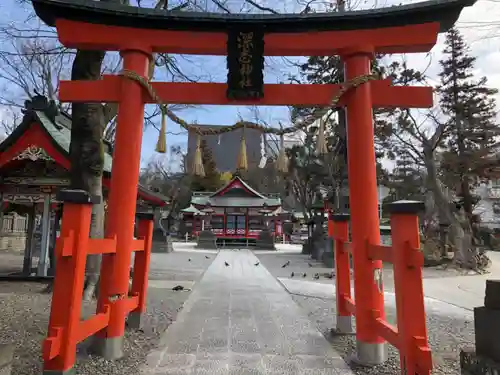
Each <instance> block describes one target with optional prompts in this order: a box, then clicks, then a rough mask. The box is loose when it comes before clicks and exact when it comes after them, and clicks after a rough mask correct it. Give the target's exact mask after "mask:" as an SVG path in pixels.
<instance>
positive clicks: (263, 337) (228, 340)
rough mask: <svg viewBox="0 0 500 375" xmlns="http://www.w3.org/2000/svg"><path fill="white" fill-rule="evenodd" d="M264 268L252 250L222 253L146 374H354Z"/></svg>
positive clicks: (167, 333) (148, 364)
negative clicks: (258, 263) (256, 264)
mask: <svg viewBox="0 0 500 375" xmlns="http://www.w3.org/2000/svg"><path fill="white" fill-rule="evenodd" d="M225 262H227V263H228V264H229V266H226V265H225ZM257 262H258V259H257V258H256V257H255V255H253V253H252V252H250V251H248V250H239V251H231V250H229V251H228V250H225V251H224V250H222V251H220V252H219V254H218V256H217V257H216V259H215V260H214V261H213V263H212V264H211V265H210V267H209V268H208V269H207V271H206V272H205V274H204V276H203V278H202V279H201V281H200V282H199V283H198V284H197V285H195V288H194V290H193V292H192V293H191V295H190V297H189V299H188V301H187V302H186V303H185V305H184V308H183V309H182V311H181V313H180V314H179V316H178V317H177V320H176V321H175V322H174V323H173V324H172V325H171V326H170V327H169V328H168V330H167V331H166V332H165V334H164V337H163V338H162V340H161V343H160V348H159V349H158V350H157V351H155V352H152V353H151V354H150V355H149V356H148V359H147V365H146V366H145V368H144V370H143V372H142V374H150V375H152V374H156V375H167V374H168V375H174V374H175V375H198V374H200V375H201V374H207V375H208V374H214V375H216V374H224V375H261V374H273V375H285V374H286V375H293V374H297V375H305V374H311V375H313V374H317V375H339V374H342V375H348V374H353V373H352V372H351V370H350V369H349V367H348V366H347V365H346V364H345V362H344V361H343V360H342V358H341V357H340V355H339V354H338V353H337V352H336V351H334V350H333V349H332V347H331V346H330V344H329V343H328V342H327V341H326V339H325V338H324V337H323V335H322V334H321V333H320V332H319V331H318V330H317V329H316V328H315V326H314V325H313V324H312V322H311V321H310V320H309V319H308V317H307V316H306V315H305V313H304V312H303V311H302V310H301V309H300V307H299V306H298V305H297V304H296V303H295V302H294V301H293V300H292V297H291V296H290V295H289V294H288V293H287V292H286V291H285V289H284V288H283V287H282V286H281V285H280V284H279V282H278V281H277V280H276V279H275V278H274V277H273V276H272V275H271V274H270V273H269V272H268V271H267V269H266V268H265V267H264V266H262V265H261V264H260V265H258V266H255V265H254V264H255V263H257Z"/></svg>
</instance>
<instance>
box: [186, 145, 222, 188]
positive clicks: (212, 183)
mask: <svg viewBox="0 0 500 375" xmlns="http://www.w3.org/2000/svg"><path fill="white" fill-rule="evenodd" d="M200 148H201V159H202V161H203V167H204V169H205V176H204V177H200V176H193V180H192V182H191V190H193V191H216V190H218V189H219V188H220V187H222V185H223V181H222V180H221V175H220V173H219V171H218V170H217V165H216V164H215V160H214V158H213V155H212V150H210V147H208V145H207V142H206V140H204V139H202V140H201V144H200Z"/></svg>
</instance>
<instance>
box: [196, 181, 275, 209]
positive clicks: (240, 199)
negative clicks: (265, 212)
mask: <svg viewBox="0 0 500 375" xmlns="http://www.w3.org/2000/svg"><path fill="white" fill-rule="evenodd" d="M191 204H192V205H195V206H206V205H208V204H210V205H211V206H212V207H262V206H263V205H267V206H269V207H279V206H281V198H280V197H279V194H269V195H264V194H261V193H259V192H258V191H257V190H255V189H254V188H252V187H251V186H250V185H249V184H248V183H247V182H246V181H244V180H243V179H241V178H240V177H239V176H235V177H233V179H232V180H231V181H229V182H228V183H227V184H226V185H225V186H223V187H222V188H220V189H219V190H217V191H216V192H193V197H192V198H191Z"/></svg>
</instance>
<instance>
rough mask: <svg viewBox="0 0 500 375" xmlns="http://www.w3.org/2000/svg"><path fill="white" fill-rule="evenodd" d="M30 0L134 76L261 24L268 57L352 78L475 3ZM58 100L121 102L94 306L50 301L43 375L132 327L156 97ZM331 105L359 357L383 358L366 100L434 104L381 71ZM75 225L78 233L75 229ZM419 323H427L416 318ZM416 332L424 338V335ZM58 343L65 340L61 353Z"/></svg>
mask: <svg viewBox="0 0 500 375" xmlns="http://www.w3.org/2000/svg"><path fill="white" fill-rule="evenodd" d="M32 2H33V5H34V7H35V10H36V12H37V14H38V15H39V17H40V18H42V20H43V21H44V22H45V23H46V24H48V25H50V26H55V27H56V28H57V32H58V35H59V40H60V41H61V43H62V44H63V45H65V46H66V47H70V48H80V49H91V50H106V51H120V53H121V55H122V57H123V68H124V70H126V71H131V72H134V73H136V74H137V75H139V76H140V77H143V79H147V73H148V71H147V70H148V64H149V61H150V58H151V54H152V53H155V52H165V53H178V54H197V55H226V54H227V53H228V33H229V32H230V30H231V29H233V28H239V27H240V28H242V29H244V30H247V31H248V30H250V31H252V30H261V31H262V32H263V34H264V37H263V41H264V54H265V55H267V56H328V55H335V54H337V55H340V56H341V57H342V59H343V61H344V63H345V72H346V80H347V81H350V80H353V79H354V78H359V77H362V76H367V75H369V74H370V63H371V60H372V57H373V55H374V54H375V53H415V52H428V51H430V50H431V48H432V47H433V46H434V45H435V43H436V39H437V35H438V33H439V32H442V31H446V30H447V29H448V28H449V27H451V26H452V25H453V24H454V22H455V21H456V19H457V18H458V16H459V14H460V12H461V10H462V9H463V8H464V7H465V6H469V5H472V4H473V3H474V2H475V0H445V1H443V0H441V1H428V2H424V3H418V4H413V5H408V6H400V7H391V8H387V9H376V10H372V11H362V12H345V13H328V14H313V15H308V16H304V15H270V16H259V17H248V16H245V15H228V16H226V15H217V16H216V15H209V16H206V14H203V13H195V14H189V13H186V12H180V13H173V12H164V11H155V10H150V9H148V10H139V9H137V8H135V9H134V8H131V7H124V6H119V5H114V4H109V3H100V2H94V1H90V2H89V1H83V0H80V1H74V0H73V1H70V0H32ZM151 85H152V88H153V90H154V91H156V93H157V94H158V96H159V98H161V101H162V102H163V103H166V104H169V103H183V104H219V105H228V104H229V105H244V104H251V105H304V106H327V105H329V104H330V102H331V99H332V97H334V96H335V95H336V94H337V93H338V92H339V90H341V85H287V84H280V85H264V88H263V96H262V95H261V96H260V97H259V98H254V99H247V100H234V99H229V98H228V97H227V94H226V92H227V89H228V85H226V84H223V83H163V82H152V83H151ZM60 100H61V101H63V102H117V103H119V104H120V107H119V112H118V127H117V132H116V144H115V150H114V158H113V170H112V180H111V189H110V195H109V212H108V222H107V225H106V238H107V239H109V241H113V242H112V244H109V246H107V248H106V249H105V250H104V251H103V252H104V253H105V254H104V259H103V264H102V271H101V275H102V280H101V290H100V293H99V302H98V309H97V314H96V316H95V317H94V320H89V321H87V322H84V323H80V326H78V317H76V318H75V316H76V315H74V314H75V310H78V312H79V305H78V307H77V306H74V303H77V302H75V301H77V298H76V296H75V295H73V299H72V302H70V301H63V302H58V303H61V304H64V305H55V303H56V302H55V301H56V299H54V302H53V306H52V314H55V311H56V310H61V309H63V310H64V309H65V308H68V316H67V317H65V319H62V320H61V319H59V320H58V321H57V322H55V321H52V319H51V324H50V327H49V328H50V330H49V337H48V340H47V342H46V347H45V352H44V359H45V364H44V369H45V371H46V374H52V375H53V374H67V373H69V371H71V369H72V368H73V364H74V353H73V354H72V353H71V350H73V349H72V348H74V347H75V345H76V343H77V342H79V341H81V340H82V339H83V338H85V337H88V336H90V335H93V334H94V333H97V337H99V338H101V339H102V354H103V355H104V356H105V357H106V358H108V359H114V358H119V357H121V356H122V355H123V354H122V340H123V335H124V327H125V319H126V317H127V315H128V313H129V312H130V311H133V312H134V315H133V318H134V319H133V322H135V324H136V325H137V324H138V322H139V320H140V314H141V312H142V311H143V309H144V295H145V290H146V286H147V268H148V259H147V256H146V257H145V258H144V259H143V260H142V263H141V264H140V265H139V266H138V268H137V269H138V270H141V275H140V277H141V279H140V280H139V281H137V283H135V285H136V288H135V290H136V291H140V293H139V296H138V295H135V296H132V297H128V279H129V266H130V258H131V257H130V256H131V253H132V251H136V250H137V248H138V246H137V243H136V242H134V241H137V240H134V239H133V235H134V215H135V196H136V194H137V182H138V177H139V163H140V153H141V140H142V133H143V121H144V104H145V103H156V101H155V100H153V99H152V98H151V96H150V95H149V94H148V92H147V90H144V87H143V86H142V85H141V84H140V82H138V81H134V80H132V79H130V78H129V77H124V76H109V75H108V76H104V77H103V79H102V80H98V81H63V82H61V87H60ZM337 105H342V106H345V107H347V122H348V129H347V130H348V158H349V163H348V164H349V165H348V168H349V187H350V208H351V217H352V222H351V232H352V254H353V259H354V269H355V280H354V285H355V301H356V308H355V315H356V322H357V332H356V336H357V355H358V361H359V362H361V363H364V364H378V363H381V362H383V361H384V360H385V350H384V348H385V345H384V344H385V340H384V338H383V337H382V336H381V333H380V332H379V330H377V329H376V324H375V321H374V316H376V319H377V320H379V321H385V315H384V306H383V301H384V299H383V290H382V287H381V285H380V284H378V283H377V280H374V275H376V274H377V271H378V272H380V269H381V267H382V261H381V260H377V259H380V258H375V257H373V256H369V254H368V253H367V249H366V246H365V245H366V243H369V244H375V245H377V244H379V242H380V233H379V218H378V198H377V181H376V170H375V149H374V143H373V137H374V132H373V121H372V108H373V107H405V108H416V107H431V106H432V89H431V88H428V87H393V86H391V85H390V82H389V81H387V80H375V81H371V82H369V83H365V84H363V85H361V86H359V87H357V88H355V89H353V90H352V91H350V92H348V93H346V95H344V96H343V97H342V98H341V100H340V102H339V103H337ZM73 201H74V202H73V204H71V205H69V208H68V210H73V211H74V210H76V208H74V204H77V203H85V202H87V203H88V202H89V199H86V200H85V202H82V201H81V200H80V202H75V199H73ZM71 207H72V208H71ZM65 210H66V208H65ZM75 212H78V211H74V212H73V213H72V214H71V215H70V214H68V215H67V216H65V217H64V219H63V226H66V228H69V229H71V228H72V227H74V228H76V229H75V231H74V232H73V234H72V235H71V236H69V235H68V233H69V232H64V230H63V236H64V233H66V235H67V237H68V236H69V237H71V240H72V242H71V243H72V244H73V247H74V252H75V253H77V254H79V255H77V254H73V255H74V256H75V257H77V258H78V259H79V264H80V269H81V259H82V254H81V253H79V251H80V252H81V251H83V252H85V251H88V250H86V249H87V248H88V247H89V243H88V241H89V239H88V236H87V237H86V236H85V231H84V229H82V228H84V227H85V225H87V223H86V222H82V221H81V220H80V219H78V214H76V213H75ZM79 220H80V221H79ZM145 232H147V228H146V229H145ZM75 233H77V234H78V236H76V237H75ZM146 237H147V236H146ZM115 240H116V243H115V242H114V241H115ZM68 241H69V240H68V238H62V239H61V240H60V242H59V243H58V248H62V246H63V245H62V243H63V242H64V245H65V247H64V251H65V256H68V254H71V251H70V250H68V249H67V247H68V246H69V245H67V243H68ZM146 242H147V241H146ZM60 243H61V245H59V244H60ZM143 245H144V246H146V245H145V244H143ZM61 251H62V250H61ZM94 252H95V250H94ZM146 254H147V253H146ZM58 256H62V255H61V254H58ZM75 263H76V261H75ZM75 267H76V266H75ZM58 272H59V271H58ZM74 277H75V281H74V284H75V285H76V286H75V287H74V289H73V293H76V294H78V293H79V292H80V290H81V288H82V283H81V280H80V278H83V271H81V273H80V274H79V273H78V272H76V273H75V274H74ZM379 281H380V280H379ZM55 282H56V284H58V283H68V282H71V280H70V279H69V276H68V275H65V274H64V273H63V271H61V273H58V274H57V275H56V281H55ZM134 282H135V280H134ZM139 284H140V285H139ZM420 284H421V281H420ZM138 297H139V299H140V301H139V300H138ZM417 303H418V304H419V305H418V306H417V308H418V309H420V310H423V301H420V302H418V301H417ZM71 314H72V315H71ZM69 315H71V317H70V316H69ZM75 319H76V321H75ZM419 324H422V322H419ZM423 324H424V327H425V321H424V322H423ZM83 325H85V326H84V327H83ZM422 340H423V341H422V342H424V341H425V345H427V339H426V337H424V338H422ZM420 344H421V345H423V344H422V343H420ZM64 345H67V346H69V348H67V349H64V350H63V349H62V347H63V346H64ZM402 355H403V353H402ZM402 358H403V357H402Z"/></svg>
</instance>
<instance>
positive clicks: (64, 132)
mask: <svg viewBox="0 0 500 375" xmlns="http://www.w3.org/2000/svg"><path fill="white" fill-rule="evenodd" d="M35 113H36V115H37V117H38V119H39V120H40V122H41V123H42V125H43V126H44V127H45V129H46V130H47V132H48V133H49V134H50V136H51V137H52V138H53V139H54V141H56V142H57V143H58V144H59V146H61V148H62V149H64V151H66V152H67V153H69V145H70V143H71V130H70V127H71V121H70V120H69V119H68V118H67V117H66V116H64V115H58V116H56V120H55V124H54V123H53V122H52V121H51V120H50V119H49V118H48V117H47V115H46V114H45V113H44V112H43V111H35ZM56 125H59V129H58V128H57V127H56ZM112 163H113V159H112V157H111V155H110V154H109V153H107V152H106V153H105V154H104V171H105V172H109V173H111V166H112Z"/></svg>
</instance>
